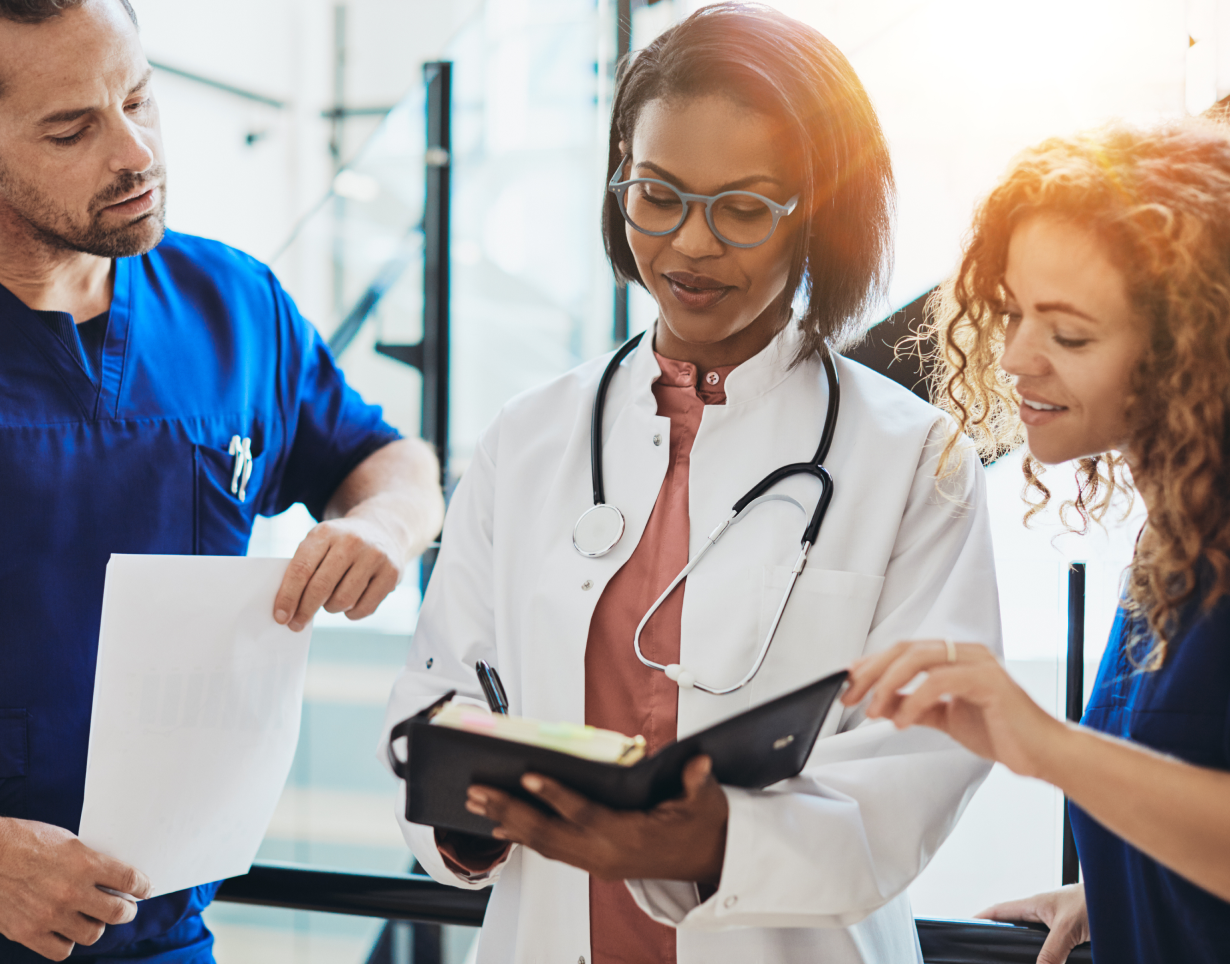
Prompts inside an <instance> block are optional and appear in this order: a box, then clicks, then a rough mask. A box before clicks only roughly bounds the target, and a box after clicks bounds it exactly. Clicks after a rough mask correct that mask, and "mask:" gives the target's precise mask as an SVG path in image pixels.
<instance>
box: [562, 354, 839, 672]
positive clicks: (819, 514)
mask: <svg viewBox="0 0 1230 964" xmlns="http://www.w3.org/2000/svg"><path fill="white" fill-rule="evenodd" d="M644 334H645V333H644V332H641V333H639V334H637V335H635V336H633V337H632V338H630V339H628V341H626V342H625V343H624V344H623V345H622V346H621V347H620V348H619V350H618V351H617V352H616V353H615V355H614V357H613V358H612V359H611V361H610V363H609V364H608V365H607V367H606V370H605V371H604V372H603V373H602V378H601V379H600V380H599V382H598V390H597V393H596V395H595V398H594V411H593V421H592V425H591V428H590V456H591V459H590V467H591V473H592V477H593V478H592V481H593V495H594V506H595V507H597V506H604V505H605V502H606V498H605V492H604V489H603V474H602V416H603V410H604V409H605V407H606V392H607V388H608V387H609V385H610V383H611V379H612V378H613V377H614V375H615V372H616V371H617V370H618V369H619V366H620V363H621V362H622V361H623V360H624V358H626V357H627V355H628V354H629V353H630V352H631V351H632V350H633V349H634V348H636V346H637V345H638V344H640V342H641V339H642V338H643V337H644ZM824 371H825V375H826V376H827V378H828V387H829V397H828V406H827V411H826V412H825V418H824V428H823V430H822V431H821V433H820V444H819V446H818V447H817V448H816V454H815V455H814V456H813V457H812V459H811V461H810V462H792V463H790V464H789V465H783V466H781V467H779V468H777V469H774V470H773V471H772V472H770V473H769V474H768V475H766V476H765V477H764V478H763V479H761V480H760V481H759V482H757V483H756V484H755V485H754V486H752V488H751V489H749V490H748V491H747V492H746V493H745V494H744V495H743V496H742V497H741V498H740V499H739V500H738V501H737V502H736V503H735V504H734V506H733V507H732V508H731V512H730V515H729V516H727V517H726V518H725V519H723V520H722V522H720V523H719V524H718V526H717V527H716V528H715V529H714V530H713V531H712V532H711V533H709V535H708V537H707V538H706V540H705V544H704V545H703V546H702V547H701V549H700V551H699V552H697V553H696V555H695V556H693V557H692V558H691V559H689V560H688V563H687V565H686V566H684V567H683V570H682V571H681V572H680V573H679V574H678V575H677V576H675V578H674V579H672V580H671V582H670V585H668V586H667V587H666V589H665V591H663V593H662V594H661V595H660V596H659V597H658V598H657V600H656V601H655V602H654V604H653V605H652V606H650V607H649V611H648V612H646V613H645V615H644V616H643V617H641V621H640V623H639V624H638V625H637V627H636V632H635V633H634V634H633V637H632V646H633V649H634V650H635V651H636V658H637V659H639V660H640V661H641V662H642V663H643V664H644V665H646V666H648V667H650V668H651V669H656V670H661V671H662V672H664V673H665V674H666V675H667V676H668V677H669V678H670V679H671V680H673V681H675V682H676V683H678V684H679V686H680V688H682V689H698V690H701V691H702V692H704V693H710V694H712V695H714V696H726V695H728V694H730V693H734V692H735V691H736V690H740V689H742V688H743V687H744V686H746V685H747V684H748V683H750V682H751V681H752V679H753V677H755V675H756V674H757V673H758V672H760V667H761V666H762V665H764V661H765V659H766V658H767V657H768V655H769V648H770V647H771V646H772V645H773V639H774V637H775V636H776V635H777V628H778V626H779V625H780V624H781V620H782V616H783V615H784V614H785V612H786V604H787V603H788V602H789V601H790V596H791V594H792V593H793V592H794V586H795V583H797V582H798V579H799V576H800V575H801V574H802V572H803V569H804V567H805V566H806V565H807V556H808V553H809V552H810V551H811V548H812V546H814V545H815V544H816V540H817V538H819V535H820V526H821V525H822V524H823V522H824V517H825V515H826V514H827V513H828V509H829V504H830V503H831V502H832V500H833V477H832V476H831V475H830V474H829V471H828V469H826V468H825V467H824V461H825V459H826V458H827V457H828V453H829V449H830V448H831V446H832V444H833V434H834V432H835V430H836V428H837V416H838V412H839V410H840V406H841V385H840V382H839V380H838V377H837V367H836V365H835V364H834V362H833V356H832V354H831V353H826V354H825V356H824ZM794 475H810V476H812V477H813V478H815V479H816V480H817V481H819V483H820V496H819V498H818V499H817V500H816V507H815V509H814V510H813V512H812V516H811V519H810V520H809V522H808V525H807V528H806V529H805V530H804V532H803V537H802V539H800V540H799V541H800V546H801V548H800V551H799V555H798V557H797V558H796V559H795V562H794V565H793V566H792V567H791V569H790V575H789V577H788V578H787V582H786V591H785V593H783V595H782V599H781V602H779V603H778V605H777V610H776V611H775V612H774V614H773V619H772V621H771V622H770V624H769V629H768V632H767V633H766V634H765V639H764V642H763V643H761V645H760V650H759V652H758V653H757V654H756V660H755V662H754V663H753V664H752V666H751V668H750V669H749V670H748V671H747V673H746V674H744V676H743V678H742V679H740V680H739V681H738V682H737V683H733V684H731V685H730V686H724V687H711V686H707V685H705V684H703V683H701V682H699V681H697V680H696V679H695V678H694V677H693V676H692V675H691V673H689V672H688V671H687V670H685V669H684V668H683V667H682V666H681V665H679V664H678V663H672V664H669V665H666V664H662V663H658V662H655V661H654V660H651V659H650V658H649V657H647V656H646V655H645V654H644V652H642V650H641V633H642V632H643V631H644V629H645V627H646V626H647V625H648V624H649V620H650V619H651V618H652V617H653V615H654V613H656V612H657V611H658V609H659V608H660V607H661V606H662V604H663V603H664V602H666V600H667V598H668V597H669V596H670V594H671V593H673V592H674V591H675V590H676V589H677V588H678V587H679V585H680V584H681V583H682V582H683V581H684V580H685V579H686V578H687V577H688V574H689V573H691V572H692V570H693V569H695V568H696V566H697V565H698V564H699V563H700V561H701V560H702V559H703V558H704V557H705V555H706V554H707V553H708V552H709V550H710V549H712V548H713V547H714V546H715V545H716V544H717V542H718V540H719V539H721V538H722V536H723V534H724V533H725V532H726V530H727V529H729V528H730V527H731V526H732V525H735V524H736V523H738V522H740V521H741V520H742V519H743V518H745V517H746V515H747V513H748V512H749V511H750V510H751V509H753V508H755V507H756V506H757V505H759V504H761V503H763V502H767V501H770V500H775V499H777V500H783V501H787V502H791V503H793V504H795V505H798V506H799V508H800V509H802V506H801V505H799V504H798V502H797V501H796V500H794V499H793V498H791V497H790V496H787V495H775V494H771V493H770V491H769V490H770V489H772V488H773V487H774V486H775V485H777V484H778V483H779V482H781V481H783V480H785V479H788V478H790V477H791V476H794ZM616 511H618V510H616ZM620 519H621V522H622V513H620ZM620 533H621V534H622V524H621V526H620ZM617 539H618V537H617ZM575 542H576V536H575V531H574V544H575ZM577 549H578V551H581V552H582V553H583V554H587V555H588V554H589V553H585V552H584V550H582V549H581V547H580V546H577ZM606 551H607V550H605V549H604V550H603V553H605V552H606ZM599 554H602V553H599Z"/></svg>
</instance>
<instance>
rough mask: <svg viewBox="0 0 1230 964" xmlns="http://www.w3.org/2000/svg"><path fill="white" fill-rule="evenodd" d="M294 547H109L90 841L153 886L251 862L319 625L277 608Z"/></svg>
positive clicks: (218, 875) (93, 735)
mask: <svg viewBox="0 0 1230 964" xmlns="http://www.w3.org/2000/svg"><path fill="white" fill-rule="evenodd" d="M286 565H287V560H285V559H250V558H246V557H233V556H133V555H113V556H112V557H111V561H110V562H109V563H108V564H107V581H106V588H105V589H104V591H103V609H102V628H101V630H100V631H99V639H98V669H97V671H96V673H95V677H94V709H93V716H92V718H91V722H90V746H89V759H88V762H87V764H86V773H85V803H84V806H83V808H82V813H81V830H80V834H79V835H80V837H81V840H82V842H83V843H85V844H86V845H87V846H89V847H92V848H94V849H95V850H98V851H100V852H102V853H105V854H108V855H109V856H112V857H115V858H117V859H119V860H123V861H125V862H126V863H128V864H131V865H132V866H134V867H136V868H137V869H138V870H141V871H143V872H144V873H145V874H146V875H148V876H149V878H150V880H151V881H152V882H153V885H154V890H153V895H152V896H157V895H158V894H166V893H170V892H172V891H176V890H182V889H184V888H186V887H195V886H198V885H200V884H205V883H209V882H210V881H214V880H221V879H223V878H225V877H234V876H236V875H238V874H243V873H246V872H247V871H248V869H249V868H250V867H251V865H252V860H253V859H254V858H255V856H256V851H257V848H258V847H259V846H260V843H261V838H262V837H264V835H265V830H266V828H267V827H268V826H269V821H270V819H271V818H272V817H273V811H274V808H275V806H276V805H277V802H278V798H279V796H280V795H281V793H282V788H283V785H284V784H285V783H286V778H287V776H288V775H289V773H290V766H291V762H292V760H293V758H294V755H295V745H296V743H297V742H298V739H299V720H300V715H301V711H302V707H303V683H304V677H305V674H306V671H307V654H308V644H309V642H310V639H311V627H310V626H309V627H308V628H306V629H304V630H303V632H301V633H293V632H291V631H290V630H289V629H287V628H286V627H285V626H279V625H278V624H277V623H275V622H274V621H273V600H274V596H275V595H276V593H277V589H278V586H279V585H280V584H281V581H282V576H283V574H284V573H285V572H286Z"/></svg>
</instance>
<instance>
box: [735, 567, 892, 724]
mask: <svg viewBox="0 0 1230 964" xmlns="http://www.w3.org/2000/svg"><path fill="white" fill-rule="evenodd" d="M789 576H790V568H789V567H788V566H765V567H764V575H763V583H762V588H761V599H760V626H759V638H760V639H761V640H763V639H764V637H765V635H766V634H767V633H768V631H769V626H770V625H771V624H772V621H773V616H774V614H775V613H776V612H777V608H778V606H780V605H781V600H782V596H783V594H784V593H785V591H786V585H787V582H788V579H789ZM883 585H884V577H883V576H870V575H867V574H866V573H862V572H845V571H841V570H837V569H804V570H803V571H802V572H801V573H800V574H799V579H798V581H797V582H796V583H795V586H794V591H793V592H792V593H791V594H790V602H789V603H787V605H786V611H785V612H784V613H783V614H782V620H781V623H780V624H779V626H778V628H777V635H776V636H774V638H773V645H772V646H771V647H770V649H769V655H768V656H767V657H766V658H765V662H764V666H763V667H761V670H760V672H759V673H758V674H757V675H756V678H755V679H754V680H752V682H751V689H752V694H751V695H752V704H753V705H757V704H759V703H763V702H766V701H767V700H771V699H773V698H774V697H776V696H780V695H781V694H783V693H788V692H790V691H791V690H795V689H798V688H799V687H800V686H803V685H804V684H806V683H810V682H812V681H813V680H817V679H820V678H821V677H824V676H828V675H829V674H830V673H835V672H837V670H839V669H844V668H845V667H846V666H848V665H849V664H850V663H851V661H853V660H854V659H857V658H858V656H859V655H860V654H861V653H862V651H863V647H864V645H866V642H867V633H868V632H869V631H870V629H871V619H872V617H873V616H874V615H875V609H876V603H877V602H878V601H879V599H880V589H881V587H882V586H883Z"/></svg>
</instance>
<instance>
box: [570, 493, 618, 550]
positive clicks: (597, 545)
mask: <svg viewBox="0 0 1230 964" xmlns="http://www.w3.org/2000/svg"><path fill="white" fill-rule="evenodd" d="M623 534H624V514H623V513H622V512H620V511H619V509H617V508H615V506H613V505H608V504H606V503H605V502H602V503H599V504H598V505H595V506H592V507H591V508H589V509H586V510H585V512H583V513H582V514H581V518H579V519H577V524H576V525H575V526H573V527H572V544H573V546H575V547H576V550H577V552H579V553H580V554H581V555H583V556H586V557H588V558H590V559H597V558H598V557H599V556H605V555H606V554H607V553H608V552H610V551H611V550H612V549H614V548H615V546H616V545H617V544H618V542H619V540H620V538H621V537H622V536H623Z"/></svg>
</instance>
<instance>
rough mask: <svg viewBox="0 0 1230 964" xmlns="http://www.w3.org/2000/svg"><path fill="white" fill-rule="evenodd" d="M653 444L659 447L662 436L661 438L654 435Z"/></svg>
mask: <svg viewBox="0 0 1230 964" xmlns="http://www.w3.org/2000/svg"><path fill="white" fill-rule="evenodd" d="M653 444H654V445H661V444H662V436H661V435H655V436H654V437H653Z"/></svg>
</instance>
